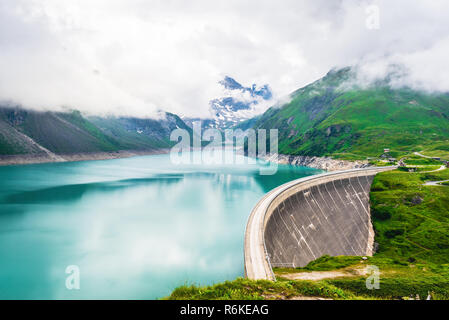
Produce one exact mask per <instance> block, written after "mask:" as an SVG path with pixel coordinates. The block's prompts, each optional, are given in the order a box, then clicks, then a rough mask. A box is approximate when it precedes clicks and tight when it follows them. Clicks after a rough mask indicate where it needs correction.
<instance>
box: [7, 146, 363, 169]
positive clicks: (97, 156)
mask: <svg viewBox="0 0 449 320" xmlns="http://www.w3.org/2000/svg"><path fill="white" fill-rule="evenodd" d="M169 151H170V149H158V150H119V151H113V152H86V153H77V154H57V155H56V154H45V153H42V154H26V155H0V166H10V165H27V164H39V163H55V162H77V161H93V160H112V159H122V158H131V157H137V156H147V155H157V154H167V153H169ZM258 158H259V159H261V160H264V161H268V162H273V163H278V164H289V165H293V166H302V167H308V168H314V169H320V170H325V171H339V170H350V169H359V168H368V167H370V165H369V164H368V161H360V160H356V161H348V160H337V159H332V158H329V157H315V156H312V157H310V156H293V155H286V154H279V155H277V159H276V155H266V156H264V157H258Z"/></svg>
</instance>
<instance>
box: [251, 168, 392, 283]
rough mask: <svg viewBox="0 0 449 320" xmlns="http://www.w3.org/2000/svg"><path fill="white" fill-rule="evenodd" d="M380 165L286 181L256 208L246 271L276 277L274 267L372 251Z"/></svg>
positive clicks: (369, 253)
mask: <svg viewBox="0 0 449 320" xmlns="http://www.w3.org/2000/svg"><path fill="white" fill-rule="evenodd" d="M395 168H396V167H374V168H363V169H352V170H346V171H338V172H331V173H324V174H321V175H316V176H311V177H305V178H302V179H298V180H295V181H292V182H289V183H286V184H284V185H282V186H280V187H278V188H276V189H274V190H272V191H270V192H269V193H267V194H266V195H265V196H264V197H263V198H262V199H261V200H260V201H259V202H258V203H257V204H256V206H255V207H254V209H253V211H252V212H251V215H250V217H249V220H248V224H247V228H246V233H245V246H244V251H245V252H244V254H245V275H246V276H247V277H248V278H250V279H267V280H275V277H274V274H273V272H272V267H303V266H305V265H307V263H309V262H310V261H312V260H315V259H317V258H319V257H321V256H323V255H325V254H328V255H331V256H336V255H372V253H373V243H374V231H373V227H372V224H371V217H370V206H369V191H370V187H371V184H372V181H373V178H374V176H375V175H376V174H377V173H378V172H382V171H386V170H392V169H395Z"/></svg>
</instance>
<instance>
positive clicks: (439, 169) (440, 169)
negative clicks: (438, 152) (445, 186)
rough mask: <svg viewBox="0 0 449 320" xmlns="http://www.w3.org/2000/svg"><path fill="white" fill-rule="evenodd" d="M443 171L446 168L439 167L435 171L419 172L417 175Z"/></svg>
mask: <svg viewBox="0 0 449 320" xmlns="http://www.w3.org/2000/svg"><path fill="white" fill-rule="evenodd" d="M444 169H446V166H441V167H439V168H438V169H436V170H432V171H421V172H418V173H429V172H437V171H442V170H444Z"/></svg>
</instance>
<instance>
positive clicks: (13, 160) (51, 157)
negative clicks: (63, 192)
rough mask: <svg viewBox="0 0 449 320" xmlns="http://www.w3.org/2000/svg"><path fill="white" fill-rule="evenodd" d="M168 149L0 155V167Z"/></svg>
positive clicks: (143, 153) (110, 157)
mask: <svg viewBox="0 0 449 320" xmlns="http://www.w3.org/2000/svg"><path fill="white" fill-rule="evenodd" d="M168 152H169V150H168V149H160V150H120V151H115V152H90V153H77V154H58V155H55V154H46V153H41V154H25V155H0V166H6V165H23V164H35V163H48V162H72V161H88V160H109V159H120V158H130V157H136V156H146V155H154V154H164V153H168Z"/></svg>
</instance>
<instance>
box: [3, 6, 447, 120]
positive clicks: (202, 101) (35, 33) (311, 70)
mask: <svg viewBox="0 0 449 320" xmlns="http://www.w3.org/2000/svg"><path fill="white" fill-rule="evenodd" d="M372 4H375V5H378V6H379V8H380V11H379V12H380V29H379V30H369V29H367V28H366V23H365V22H366V19H367V16H366V12H365V8H366V6H368V5H372ZM448 12H449V3H448V2H447V1H444V0H435V1H432V2H424V1H418V0H417V1H410V0H408V1H405V0H398V1H394V2H393V1H387V0H379V1H356V0H341V1H332V2H330V1H327V0H320V1H298V0H285V1H266V0H262V1H241V0H229V1H226V2H224V1H223V2H222V1H206V0H200V1H188V2H187V1H181V0H178V1H165V0H164V1H162V0H159V1H156V0H154V1H143V0H122V1H119V0H78V1H74V0H72V1H59V0H29V1H26V0H2V2H1V3H0V70H1V71H0V100H1V101H13V102H16V103H20V104H23V105H24V106H27V107H30V108H40V109H41V108H47V109H56V108H60V107H61V106H67V107H72V108H77V109H80V110H82V111H85V112H93V113H105V112H113V113H119V114H133V115H145V116H152V115H154V114H155V113H156V110H157V109H163V110H167V111H171V112H175V113H178V114H181V115H188V116H208V115H209V112H208V107H209V100H211V99H213V98H217V97H220V93H221V88H220V85H219V84H218V81H219V80H221V79H222V77H223V75H224V74H228V75H230V76H232V77H234V78H235V79H236V80H237V81H239V82H241V83H257V84H259V85H261V84H265V83H268V84H269V85H270V86H271V88H272V89H273V91H274V94H275V98H276V97H277V98H280V97H283V96H285V95H287V94H288V93H290V92H291V91H294V90H295V89H297V88H298V87H300V86H303V85H306V84H307V83H309V82H311V81H313V80H315V79H317V78H319V77H320V76H322V75H323V74H325V73H326V72H327V71H328V70H329V69H330V68H332V67H334V66H345V65H353V64H357V63H360V62H364V63H369V64H371V66H372V67H373V66H374V69H375V68H376V67H375V66H376V64H377V65H378V66H380V65H385V64H386V63H389V62H395V63H403V64H405V65H406V67H407V68H408V69H409V77H408V78H407V79H405V80H404V83H406V84H412V85H414V86H418V87H424V88H426V89H429V90H444V91H449V80H448V78H447V77H446V74H447V72H448V71H449V70H448V63H447V59H446V56H447V55H448V50H449V45H448V42H449V41H448V35H449V22H448V21H449V20H448V19H447V18H448V17H447V13H448Z"/></svg>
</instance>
